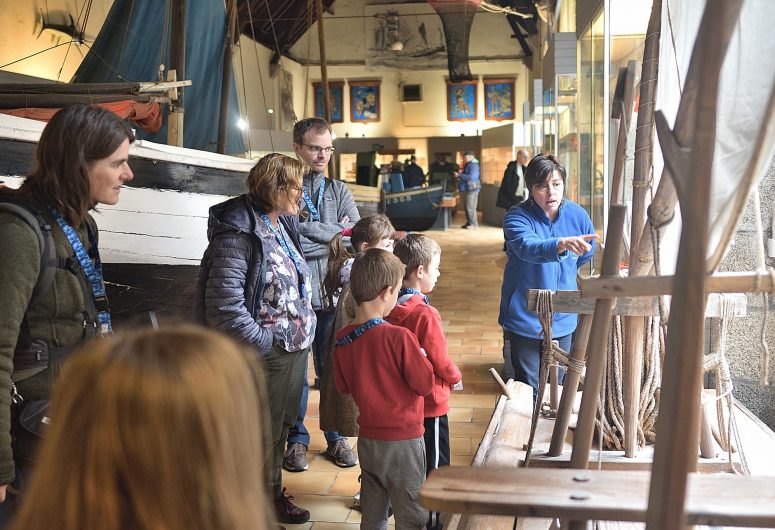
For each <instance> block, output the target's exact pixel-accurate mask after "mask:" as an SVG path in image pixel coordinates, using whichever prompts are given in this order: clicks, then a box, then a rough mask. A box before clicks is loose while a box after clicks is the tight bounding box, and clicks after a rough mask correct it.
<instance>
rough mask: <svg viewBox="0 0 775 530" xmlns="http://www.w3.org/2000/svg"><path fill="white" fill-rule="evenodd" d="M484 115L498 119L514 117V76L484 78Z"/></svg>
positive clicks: (487, 117)
mask: <svg viewBox="0 0 775 530" xmlns="http://www.w3.org/2000/svg"><path fill="white" fill-rule="evenodd" d="M484 117H485V119H488V120H496V121H500V120H513V119H514V78H509V79H485V80H484Z"/></svg>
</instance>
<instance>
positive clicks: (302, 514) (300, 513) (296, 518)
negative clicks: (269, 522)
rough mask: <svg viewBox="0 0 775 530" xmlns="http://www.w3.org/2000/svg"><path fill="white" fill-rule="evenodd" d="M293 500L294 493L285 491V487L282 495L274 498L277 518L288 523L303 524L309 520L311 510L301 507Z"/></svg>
mask: <svg viewBox="0 0 775 530" xmlns="http://www.w3.org/2000/svg"><path fill="white" fill-rule="evenodd" d="M292 500H293V495H289V494H287V493H285V488H283V491H282V493H280V496H279V497H277V498H275V500H274V512H275V514H276V515H277V520H279V521H280V522H281V523H288V524H303V523H306V522H307V521H309V511H308V510H305V509H304V508H299V507H298V506H296V505H295V504H293V503H292V502H291V501H292Z"/></svg>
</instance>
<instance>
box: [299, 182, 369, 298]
mask: <svg viewBox="0 0 775 530" xmlns="http://www.w3.org/2000/svg"><path fill="white" fill-rule="evenodd" d="M322 181H323V173H315V172H309V173H307V175H305V176H304V182H303V186H304V190H305V191H306V192H307V193H308V194H309V197H310V199H311V200H312V202H313V203H314V204H315V207H316V208H317V209H318V210H319V211H320V221H313V220H312V216H311V215H308V216H307V217H306V218H305V219H301V221H300V223H299V235H300V237H299V239H300V240H301V248H302V249H303V250H304V255H305V256H306V258H307V264H308V265H309V268H310V270H311V271H312V308H313V309H314V310H315V311H318V310H320V309H329V307H328V306H329V304H328V301H327V300H326V299H325V297H324V296H323V280H324V279H325V277H326V270H327V269H328V244H329V243H330V242H331V239H332V238H333V237H334V236H335V235H336V234H338V233H339V232H341V231H342V229H344V228H350V227H352V226H353V225H354V224H355V223H356V222H357V221H358V220H359V219H360V218H361V215H360V214H359V213H358V208H357V207H356V206H355V201H354V200H353V194H352V192H350V190H349V189H348V188H347V186H346V185H345V183H344V182H342V181H340V180H331V179H327V180H326V189H325V191H324V192H323V200H322V201H321V204H317V200H318V193H319V191H320V183H321V182H322ZM302 205H303V204H302ZM345 216H347V217H349V218H350V221H349V222H347V223H341V222H340V221H341V220H342V219H343V218H344V217H345Z"/></svg>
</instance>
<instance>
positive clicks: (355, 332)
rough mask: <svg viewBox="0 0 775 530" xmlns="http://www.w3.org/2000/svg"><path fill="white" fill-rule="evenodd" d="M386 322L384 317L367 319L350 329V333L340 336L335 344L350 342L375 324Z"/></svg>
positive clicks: (340, 344) (341, 344)
mask: <svg viewBox="0 0 775 530" xmlns="http://www.w3.org/2000/svg"><path fill="white" fill-rule="evenodd" d="M385 322H387V320H385V319H384V318H372V319H371V320H367V321H366V322H364V323H363V324H361V325H360V326H358V327H357V328H355V329H354V330H352V331H351V332H350V333H348V334H347V335H345V336H344V337H342V338H341V339H339V340H337V341H336V345H337V346H343V345H345V344H352V343H353V341H354V340H355V339H357V338H358V337H360V336H361V335H363V334H364V333H366V332H367V331H368V330H370V329H371V328H373V327H375V326H379V325H380V324H384V323H385Z"/></svg>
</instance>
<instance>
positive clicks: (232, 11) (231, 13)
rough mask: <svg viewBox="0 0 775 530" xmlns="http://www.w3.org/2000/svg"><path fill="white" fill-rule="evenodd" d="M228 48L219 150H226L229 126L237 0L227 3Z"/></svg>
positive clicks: (224, 58)
mask: <svg viewBox="0 0 775 530" xmlns="http://www.w3.org/2000/svg"><path fill="white" fill-rule="evenodd" d="M226 6H227V7H226V48H225V49H224V51H223V70H222V71H221V108H220V113H219V114H218V144H217V147H216V149H217V151H218V152H219V153H221V154H224V153H225V152H226V133H227V130H228V126H229V96H230V95H231V77H232V76H231V63H232V57H233V55H234V30H235V27H236V25H237V0H228V3H227V4H226Z"/></svg>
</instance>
